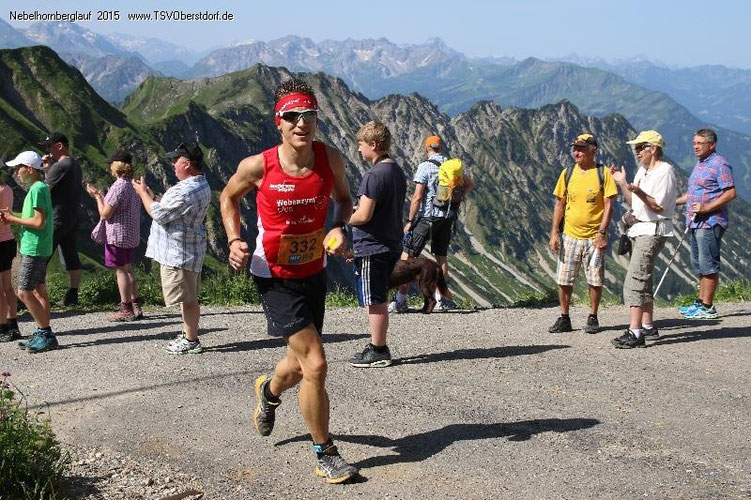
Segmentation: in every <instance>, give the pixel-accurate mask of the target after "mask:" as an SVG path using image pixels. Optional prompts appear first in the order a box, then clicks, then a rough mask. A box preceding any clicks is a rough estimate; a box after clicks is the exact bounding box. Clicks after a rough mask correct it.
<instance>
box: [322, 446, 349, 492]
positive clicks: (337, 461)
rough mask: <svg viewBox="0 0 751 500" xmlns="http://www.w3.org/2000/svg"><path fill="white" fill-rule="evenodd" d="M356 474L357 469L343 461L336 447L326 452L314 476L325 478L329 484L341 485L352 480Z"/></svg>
mask: <svg viewBox="0 0 751 500" xmlns="http://www.w3.org/2000/svg"><path fill="white" fill-rule="evenodd" d="M332 448H333V450H332ZM330 453H332V454H330ZM358 472H359V470H358V469H357V467H355V466H354V465H350V464H348V463H347V462H345V461H344V459H343V458H342V456H341V455H340V454H339V452H338V451H337V449H336V446H332V447H331V448H329V449H328V450H326V452H324V453H323V454H322V455H321V458H319V459H318V464H317V465H316V476H318V477H323V478H325V479H326V482H327V483H329V484H339V483H343V482H345V481H347V480H348V479H351V478H353V477H354V476H355V475H356V474H357V473H358Z"/></svg>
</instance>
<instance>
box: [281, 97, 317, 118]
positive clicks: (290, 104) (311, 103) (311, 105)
mask: <svg viewBox="0 0 751 500" xmlns="http://www.w3.org/2000/svg"><path fill="white" fill-rule="evenodd" d="M292 108H303V109H306V110H307V109H314V110H316V111H317V110H318V102H317V101H316V98H315V97H313V96H312V95H308V94H289V95H285V96H284V97H282V98H281V99H279V102H277V103H276V106H275V108H274V120H275V121H276V124H277V125H279V121H280V120H281V116H282V113H284V112H285V111H287V110H289V109H292Z"/></svg>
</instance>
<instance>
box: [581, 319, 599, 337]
mask: <svg viewBox="0 0 751 500" xmlns="http://www.w3.org/2000/svg"><path fill="white" fill-rule="evenodd" d="M599 331H600V322H599V321H597V316H595V315H594V314H590V315H589V317H588V318H587V325H586V326H585V327H584V333H590V334H592V333H597V332H599Z"/></svg>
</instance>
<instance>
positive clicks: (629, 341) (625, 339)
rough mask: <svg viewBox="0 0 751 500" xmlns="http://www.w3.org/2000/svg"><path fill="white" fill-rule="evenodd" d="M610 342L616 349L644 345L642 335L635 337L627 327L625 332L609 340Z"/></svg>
mask: <svg viewBox="0 0 751 500" xmlns="http://www.w3.org/2000/svg"><path fill="white" fill-rule="evenodd" d="M611 342H612V344H613V345H614V346H615V347H616V348H618V349H633V348H634V347H645V345H644V337H643V336H642V337H639V338H637V337H636V335H634V332H632V331H631V329H630V328H627V329H626V333H624V334H623V335H621V336H620V337H618V338H615V339H613V340H611Z"/></svg>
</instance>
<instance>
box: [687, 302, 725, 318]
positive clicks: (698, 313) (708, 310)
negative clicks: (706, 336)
mask: <svg viewBox="0 0 751 500" xmlns="http://www.w3.org/2000/svg"><path fill="white" fill-rule="evenodd" d="M683 317H684V318H688V319H715V318H716V317H717V309H715V307H714V306H712V307H707V306H705V305H704V304H702V305H700V306H697V307H696V308H695V309H692V310H690V311H688V312H685V313H683Z"/></svg>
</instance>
